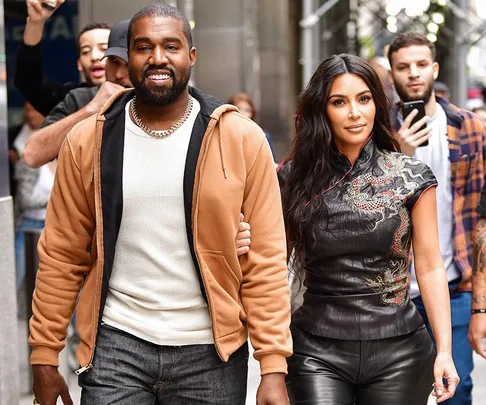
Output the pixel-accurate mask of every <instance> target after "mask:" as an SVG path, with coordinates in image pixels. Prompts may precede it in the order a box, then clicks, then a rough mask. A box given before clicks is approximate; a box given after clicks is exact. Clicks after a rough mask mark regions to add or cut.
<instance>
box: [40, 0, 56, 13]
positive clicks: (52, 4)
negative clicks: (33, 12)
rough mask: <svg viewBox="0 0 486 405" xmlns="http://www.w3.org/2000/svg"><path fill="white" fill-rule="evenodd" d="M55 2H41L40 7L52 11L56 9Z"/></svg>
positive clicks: (53, 0) (43, 0) (52, 0)
mask: <svg viewBox="0 0 486 405" xmlns="http://www.w3.org/2000/svg"><path fill="white" fill-rule="evenodd" d="M56 4H57V0H42V3H41V5H42V7H44V8H47V9H48V10H50V11H52V10H55V9H56Z"/></svg>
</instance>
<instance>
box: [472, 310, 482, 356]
mask: <svg viewBox="0 0 486 405" xmlns="http://www.w3.org/2000/svg"><path fill="white" fill-rule="evenodd" d="M485 339H486V314H474V315H471V322H469V344H470V345H471V347H472V348H473V350H474V351H475V352H476V353H477V354H479V355H480V356H482V357H484V358H485V359H486V347H485V346H484V345H483V341H484V342H485V343H486V340H485Z"/></svg>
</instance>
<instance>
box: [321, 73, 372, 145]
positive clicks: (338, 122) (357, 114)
mask: <svg viewBox="0 0 486 405" xmlns="http://www.w3.org/2000/svg"><path fill="white" fill-rule="evenodd" d="M326 113H327V117H328V120H329V124H330V126H331V129H332V133H333V139H334V143H335V144H336V146H337V147H338V148H339V150H341V151H342V152H344V153H346V150H349V149H350V148H351V149H354V148H359V147H361V146H362V145H363V143H364V142H366V140H367V139H368V138H369V136H370V134H371V132H372V131H373V123H374V121H375V114H376V106H375V102H374V100H373V98H372V95H371V90H370V89H369V88H368V86H367V85H366V83H365V82H364V80H363V79H362V78H361V77H359V76H358V75H355V74H352V73H346V74H343V75H340V76H337V77H336V78H335V79H334V82H333V83H332V86H331V90H330V92H329V97H328V99H327V101H326Z"/></svg>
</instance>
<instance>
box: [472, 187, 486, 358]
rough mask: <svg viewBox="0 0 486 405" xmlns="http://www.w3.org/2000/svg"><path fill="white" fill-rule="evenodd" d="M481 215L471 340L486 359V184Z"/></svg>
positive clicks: (474, 282)
mask: <svg viewBox="0 0 486 405" xmlns="http://www.w3.org/2000/svg"><path fill="white" fill-rule="evenodd" d="M477 212H478V214H479V215H481V218H480V219H479V222H478V224H477V225H476V229H475V232H474V260H473V276H472V279H471V280H472V305H471V322H470V323H469V342H470V344H471V347H472V348H473V349H474V351H475V352H476V353H477V354H479V355H480V356H482V357H484V358H485V359H486V185H485V186H484V187H483V190H482V192H481V200H480V201H479V205H478V208H477Z"/></svg>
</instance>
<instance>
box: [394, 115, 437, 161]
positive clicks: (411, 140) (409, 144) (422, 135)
mask: <svg viewBox="0 0 486 405" xmlns="http://www.w3.org/2000/svg"><path fill="white" fill-rule="evenodd" d="M417 114H418V110H413V111H412V112H411V113H410V114H409V115H408V116H407V118H405V119H404V120H403V124H402V126H401V127H400V129H399V130H398V133H397V141H398V143H399V144H400V149H401V151H402V153H405V154H406V155H408V156H413V155H414V154H415V149H417V147H418V146H419V145H421V144H422V143H424V142H425V141H426V140H427V139H429V138H430V131H431V128H428V127H427V128H425V129H422V130H420V131H419V129H420V128H421V127H422V126H423V125H425V124H427V120H428V119H429V117H427V116H425V117H423V118H422V119H421V120H419V121H417V122H416V123H415V124H413V125H412V126H410V124H411V122H412V120H413V118H414V117H415V116H416V115H417Z"/></svg>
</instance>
